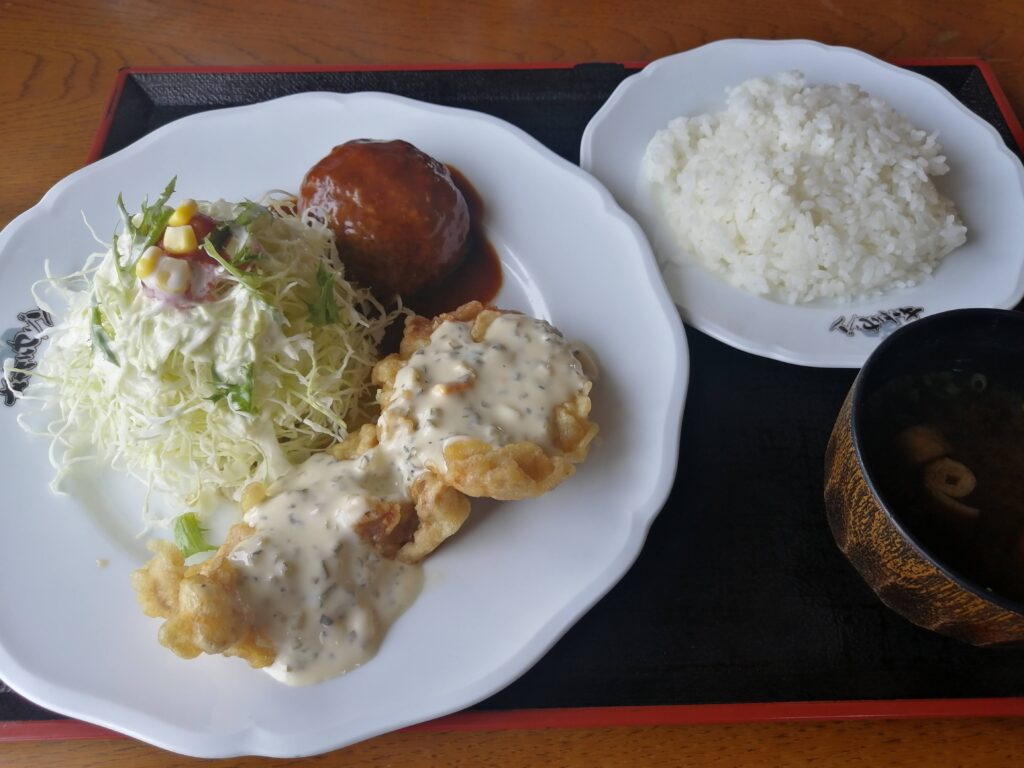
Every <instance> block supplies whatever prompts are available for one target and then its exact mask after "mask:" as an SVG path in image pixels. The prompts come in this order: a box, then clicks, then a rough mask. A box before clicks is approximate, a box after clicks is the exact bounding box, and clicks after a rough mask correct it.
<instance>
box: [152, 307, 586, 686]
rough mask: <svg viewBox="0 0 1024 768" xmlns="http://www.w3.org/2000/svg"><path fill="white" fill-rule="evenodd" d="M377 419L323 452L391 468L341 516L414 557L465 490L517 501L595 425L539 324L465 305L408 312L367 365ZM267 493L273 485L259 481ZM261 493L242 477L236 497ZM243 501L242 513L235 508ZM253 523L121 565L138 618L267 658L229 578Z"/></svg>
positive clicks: (564, 351) (210, 648)
mask: <svg viewBox="0 0 1024 768" xmlns="http://www.w3.org/2000/svg"><path fill="white" fill-rule="evenodd" d="M373 382H374V383H375V384H377V385H378V386H379V387H380V389H379V391H378V395H377V399H378V403H379V405H380V408H381V416H380V418H379V419H378V421H377V423H376V424H371V425H365V426H363V427H362V428H361V429H360V430H359V431H358V432H356V433H353V434H352V435H350V436H349V438H348V439H346V440H345V441H343V442H341V443H339V444H337V445H335V446H333V447H332V448H330V449H328V453H329V454H330V455H331V456H332V457H333V458H334V459H335V460H337V461H339V462H350V463H353V464H355V463H356V462H361V464H360V466H362V464H370V463H374V462H376V463H377V464H387V465H389V466H390V465H393V466H394V467H395V471H396V472H397V473H398V475H399V476H400V477H401V478H402V481H401V484H402V485H404V493H402V494H400V495H398V496H396V495H395V494H393V493H386V492H384V491H379V490H376V489H370V486H369V485H368V486H367V487H368V490H367V492H366V495H367V497H368V498H367V500H366V501H367V503H366V505H365V512H363V513H362V515H361V517H359V519H358V520H356V521H355V522H354V524H353V525H352V526H351V527H352V530H353V531H355V533H356V534H358V536H359V538H360V539H361V540H362V541H363V542H365V543H366V544H368V545H370V546H371V547H372V548H373V549H374V550H376V552H378V553H379V554H380V555H381V556H383V557H385V558H394V559H397V560H400V561H403V562H406V563H417V562H419V561H421V560H422V559H423V558H424V557H426V556H427V555H428V554H430V553H431V552H432V551H433V550H434V549H436V548H437V547H438V546H439V545H440V544H441V543H442V542H443V541H444V540H445V539H447V538H449V537H450V536H452V535H453V534H454V533H455V532H456V531H458V529H459V528H460V527H461V526H462V524H463V523H464V522H465V520H466V519H467V517H468V515H469V499H468V498H467V497H486V498H494V499H501V500H514V499H526V498H531V497H535V496H539V495H541V494H543V493H546V492H547V491H549V490H551V489H552V488H554V487H555V486H557V485H558V484H559V483H561V482H562V481H563V480H565V479H566V478H567V477H569V476H570V475H572V474H573V472H574V465H575V464H577V463H579V462H581V461H583V460H584V459H585V458H586V455H587V452H588V450H589V446H590V444H591V442H592V440H593V439H594V436H595V435H596V433H597V426H596V425H595V424H594V423H593V422H591V421H590V419H589V413H590V407H591V403H590V397H589V394H590V388H591V382H590V380H589V379H588V378H587V377H586V376H585V375H584V374H583V372H582V368H581V366H580V365H579V362H578V361H577V360H576V359H575V357H574V356H573V354H572V351H571V349H570V347H569V345H568V344H567V343H566V342H565V341H564V339H562V337H561V334H559V333H558V332H557V331H556V330H555V329H553V328H552V327H551V326H549V325H547V324H546V323H544V322H543V321H539V320H534V319H532V318H528V317H526V316H524V315H520V314H518V313H509V312H502V311H499V310H495V309H491V308H487V307H484V306H483V305H482V304H480V303H479V302H472V303H470V304H467V305H465V306H463V307H460V308H459V309H458V310H456V311H455V312H452V313H448V314H443V315H440V316H438V317H436V318H434V319H432V320H431V319H427V318H423V317H415V316H414V317H410V318H409V319H408V320H407V321H406V326H405V334H404V337H403V339H402V341H401V344H400V347H399V352H398V353H397V354H394V355H391V356H389V357H386V358H384V359H383V360H381V361H380V362H379V363H378V364H377V366H376V367H375V368H374V370H373ZM270 492H271V493H273V492H274V488H271V489H270ZM265 498H266V492H265V491H264V489H262V488H260V487H250V489H247V492H246V494H245V496H244V498H243V507H246V508H247V507H250V506H253V505H256V504H259V503H260V502H261V501H263V500H264V499H265ZM243 511H244V510H243ZM256 533H257V530H256V528H254V527H252V526H251V525H249V524H247V523H239V524H237V525H235V526H234V527H232V529H231V530H230V532H229V535H228V537H227V540H226V541H225V542H224V544H223V545H222V546H221V547H220V549H218V551H217V552H216V553H215V554H214V555H213V556H212V557H211V558H210V559H209V560H207V561H205V562H203V563H201V564H198V565H193V566H187V567H186V566H185V564H184V560H183V558H182V556H181V553H180V552H179V551H178V550H177V548H175V547H174V546H173V545H171V544H169V543H167V542H154V543H153V544H151V549H152V551H153V552H154V557H153V558H152V559H151V560H150V561H149V563H147V565H146V566H145V567H143V568H142V569H140V570H139V571H137V572H135V573H134V574H133V578H132V581H133V584H134V586H135V588H136V591H137V593H138V597H139V601H140V603H141V605H142V607H143V610H144V611H145V613H146V614H147V615H149V616H154V617H160V618H164V619H166V621H165V622H164V624H163V626H162V627H161V629H160V633H159V639H160V642H161V643H162V644H163V645H165V646H167V647H168V648H170V649H171V650H172V651H174V652H175V653H177V654H178V655H179V656H182V657H185V658H193V657H195V656H197V655H198V654H199V653H221V654H224V655H227V656H240V657H241V658H244V659H245V660H246V661H248V662H249V663H250V664H251V665H252V666H253V667H263V666H266V665H268V664H271V663H272V662H273V661H274V658H275V654H276V651H275V648H274V644H273V643H272V642H271V641H270V640H269V639H268V636H267V634H266V633H265V632H263V631H262V628H261V627H259V626H257V624H256V623H255V622H254V618H253V616H254V614H253V612H252V611H251V610H250V606H248V605H246V603H245V600H244V599H243V595H242V591H241V590H240V589H239V583H238V579H239V575H238V567H237V566H236V564H235V563H233V562H232V560H231V559H229V555H230V554H231V552H232V550H233V549H234V548H235V547H236V546H237V545H238V544H239V542H241V541H243V540H245V539H246V538H247V537H250V536H253V535H255V534H256Z"/></svg>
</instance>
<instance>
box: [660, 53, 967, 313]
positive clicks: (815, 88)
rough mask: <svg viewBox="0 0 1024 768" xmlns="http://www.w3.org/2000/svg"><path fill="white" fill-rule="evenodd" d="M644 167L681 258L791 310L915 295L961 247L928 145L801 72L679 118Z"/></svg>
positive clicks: (923, 137)
mask: <svg viewBox="0 0 1024 768" xmlns="http://www.w3.org/2000/svg"><path fill="white" fill-rule="evenodd" d="M643 168H644V174H645V176H646V178H647V180H648V181H649V182H650V183H651V184H652V185H653V188H654V191H655V195H656V199H657V200H658V202H659V206H660V207H661V209H662V212H663V214H664V216H665V217H666V219H667V221H668V223H669V224H670V226H671V228H672V230H673V231H674V233H675V235H676V237H677V238H678V240H679V243H680V245H681V246H682V252H683V253H682V254H680V255H679V260H682V259H684V258H686V257H690V258H692V259H693V260H695V261H697V262H698V263H700V264H703V265H704V266H706V267H708V268H709V269H711V270H713V271H714V272H717V273H719V274H720V275H722V276H723V277H724V278H725V279H726V280H728V281H729V282H730V283H731V284H732V285H735V286H737V287H738V288H742V289H744V290H747V291H750V292H751V293H755V294H758V295H767V296H770V297H773V298H776V299H779V300H782V301H786V302H789V303H797V302H806V301H812V300H814V299H819V298H830V299H854V298H862V297H866V296H870V295H873V294H877V293H880V292H881V291H883V290H888V289H891V288H899V287H906V286H910V285H913V284H915V283H917V282H918V281H920V280H922V279H924V278H926V277H928V276H929V275H930V274H931V273H932V271H933V270H934V269H935V267H936V266H937V265H938V264H939V262H940V261H941V260H942V259H943V257H945V256H946V254H948V253H949V252H950V251H952V250H953V249H954V248H957V247H958V246H960V245H962V244H963V243H964V242H965V240H966V232H967V229H966V227H964V226H963V225H962V224H961V223H960V220H959V218H958V217H957V213H956V210H955V208H954V206H953V203H952V202H951V201H950V200H948V199H947V198H945V197H943V196H942V195H940V194H939V192H938V191H937V190H936V188H935V185H934V183H933V182H932V179H931V177H933V176H941V175H942V174H944V173H946V172H947V171H948V170H949V167H948V166H947V165H946V158H945V157H944V156H943V155H942V147H941V146H940V145H939V143H938V141H937V140H936V134H934V133H933V134H929V133H927V132H926V131H922V130H919V129H917V128H915V127H914V126H913V125H911V124H910V123H909V122H908V121H907V120H906V119H905V118H903V117H902V116H901V115H900V114H899V113H898V112H896V111H895V110H894V109H893V108H892V107H890V106H889V105H888V104H886V103H885V102H884V101H882V100H881V99H878V98H875V97H872V96H871V95H870V94H868V93H866V92H865V91H863V90H861V89H860V88H858V87H857V86H856V85H839V86H834V85H807V83H806V79H805V77H804V75H803V74H802V73H800V72H787V73H783V74H780V75H776V76H774V77H769V78H762V79H754V80H748V81H747V82H745V83H743V84H742V85H740V86H738V87H736V88H733V89H731V90H729V91H728V94H727V100H726V109H725V111H723V112H719V113H717V114H709V115H699V116H697V117H680V118H677V119H675V120H673V121H672V122H671V123H669V124H668V127H667V128H665V129H663V130H661V131H658V133H657V134H656V135H655V137H654V138H653V139H652V140H651V142H650V144H649V145H648V147H647V152H646V154H645V156H644V161H643ZM663 255H664V254H663Z"/></svg>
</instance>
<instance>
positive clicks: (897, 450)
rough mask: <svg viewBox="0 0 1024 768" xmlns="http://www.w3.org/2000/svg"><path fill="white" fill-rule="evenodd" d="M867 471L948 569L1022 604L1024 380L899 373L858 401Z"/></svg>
mask: <svg viewBox="0 0 1024 768" xmlns="http://www.w3.org/2000/svg"><path fill="white" fill-rule="evenodd" d="M865 406H866V411H865V416H866V418H865V420H864V421H863V424H864V435H863V437H864V444H865V447H866V449H867V454H866V455H867V456H868V457H870V459H869V463H870V467H869V469H870V471H871V474H872V476H873V477H874V478H875V480H876V482H877V484H878V490H879V491H880V492H881V494H882V496H883V498H884V499H885V500H886V501H887V502H888V503H889V506H890V509H892V511H893V515H894V516H895V517H896V519H897V520H898V521H899V522H900V523H901V524H902V525H903V526H904V528H905V529H906V530H907V531H908V532H909V533H910V534H911V535H912V536H914V537H915V538H916V539H917V540H918V541H919V542H920V543H921V544H922V545H923V546H924V547H926V548H927V549H928V551H929V552H930V553H931V554H932V555H933V556H934V557H935V559H936V560H938V561H939V562H940V563H942V564H943V565H945V566H946V567H947V568H948V569H949V570H951V571H954V572H956V573H958V574H959V575H960V576H962V577H964V578H967V579H969V580H970V581H973V582H974V583H976V584H977V585H979V586H981V587H983V588H985V589H987V590H989V591H992V592H995V593H998V594H1001V595H1003V596H1005V597H1009V598H1013V599H1015V600H1022V601H1024V375H1019V374H1011V373H1007V372H998V373H997V372H984V371H973V370H957V371H944V372H936V373H932V374H926V375H923V376H916V375H915V376H904V377H900V378H898V379H894V380H892V381H890V382H888V383H887V384H886V385H884V386H883V387H881V388H880V389H879V391H878V392H876V393H875V394H874V395H872V396H871V397H870V398H869V399H868V400H867V401H866V403H865Z"/></svg>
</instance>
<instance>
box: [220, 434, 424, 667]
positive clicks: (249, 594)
mask: <svg viewBox="0 0 1024 768" xmlns="http://www.w3.org/2000/svg"><path fill="white" fill-rule="evenodd" d="M360 464H362V466H360ZM393 474H394V473H393V471H392V470H391V469H390V467H389V466H387V465H382V464H381V463H380V462H374V461H372V460H371V461H367V462H361V459H354V460H350V461H337V460H335V459H333V458H332V457H330V456H329V455H327V454H319V455H317V456H313V457H312V458H310V459H309V460H308V461H306V462H305V463H304V464H303V465H302V466H301V467H300V468H299V469H298V470H297V471H295V472H293V473H291V474H290V475H289V476H288V477H286V478H285V480H284V481H283V482H282V483H281V484H280V485H279V486H277V487H275V488H273V489H272V490H273V491H274V495H273V496H271V497H270V498H269V499H267V500H266V501H264V502H263V503H262V504H260V505H258V506H256V507H254V508H253V509H251V510H250V511H249V512H248V513H247V514H246V516H245V521H246V522H247V523H248V524H249V525H251V526H253V527H254V528H255V529H256V534H255V535H253V536H251V537H250V538H248V539H246V540H244V541H242V542H241V543H239V544H238V545H237V546H236V547H235V548H234V549H233V550H232V552H231V554H230V555H229V558H230V560H231V561H232V562H233V563H234V565H235V567H236V569H237V570H238V574H239V588H240V591H241V593H242V596H243V600H244V602H245V604H246V605H248V606H249V608H250V610H251V611H252V612H253V616H254V622H255V625H256V627H257V628H258V629H260V630H261V631H262V632H264V633H265V634H266V636H267V637H268V639H269V640H270V641H271V642H272V643H273V644H274V647H275V648H276V649H277V658H276V659H275V660H274V663H273V664H272V665H271V666H270V667H268V668H267V672H269V673H270V674H271V675H272V676H273V677H275V678H276V679H278V680H280V681H281V682H284V683H288V684H289V685H309V684H311V683H318V682H321V681H323V680H326V679H328V678H331V677H335V676H337V675H340V674H342V673H344V672H347V671H349V670H351V669H353V668H355V667H357V666H359V665H360V664H362V663H364V662H365V661H367V660H369V659H370V658H372V657H373V655H374V654H375V653H376V652H377V649H378V647H379V646H380V643H381V640H382V639H383V636H384V633H385V632H386V631H387V628H388V626H389V625H390V624H391V623H392V622H394V621H395V619H397V618H398V617H399V616H400V615H401V614H402V613H403V612H404V611H405V610H406V608H408V607H409V606H410V605H411V604H412V602H413V600H415V599H416V596H417V595H418V594H419V592H420V589H421V587H422V583H423V573H422V569H421V568H420V567H418V566H413V565H407V564H405V563H400V562H398V561H395V560H388V559H387V558H384V557H381V556H380V555H379V554H377V552H376V551H375V550H374V549H373V548H372V547H370V546H368V545H367V544H364V543H363V541H362V540H361V539H360V538H359V536H358V535H357V534H356V533H355V531H353V529H352V526H353V525H354V524H355V523H356V522H358V521H359V519H360V518H361V517H362V516H363V514H364V513H365V512H366V511H367V510H368V509H369V499H368V496H367V493H368V490H367V489H368V488H372V489H373V492H374V494H375V495H378V496H381V497H387V496H389V495H390V493H391V492H392V491H394V490H396V489H398V488H399V486H397V485H396V484H394V483H393V482H392V476H393ZM399 498H401V496H399Z"/></svg>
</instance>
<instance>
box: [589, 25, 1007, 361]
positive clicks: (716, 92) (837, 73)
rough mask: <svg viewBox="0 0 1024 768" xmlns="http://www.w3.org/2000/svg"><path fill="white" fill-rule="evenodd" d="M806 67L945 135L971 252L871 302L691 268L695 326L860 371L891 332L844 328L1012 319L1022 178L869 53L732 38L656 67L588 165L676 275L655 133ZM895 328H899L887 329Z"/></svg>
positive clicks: (619, 103) (618, 93)
mask: <svg viewBox="0 0 1024 768" xmlns="http://www.w3.org/2000/svg"><path fill="white" fill-rule="evenodd" d="M793 69H799V70H802V71H803V72H805V73H806V74H807V78H808V81H809V82H810V83H812V84H816V83H856V84H857V85H859V86H861V87H862V88H864V89H866V90H867V91H869V92H871V93H872V94H874V95H876V96H880V97H882V98H883V99H885V100H886V101H888V102H889V103H890V104H892V105H893V106H895V107H896V109H898V110H899V111H900V112H902V113H903V114H904V115H905V116H907V117H908V118H909V119H910V120H911V122H913V123H914V124H915V125H917V126H918V127H921V128H924V129H925V130H928V131H938V132H939V141H940V142H941V143H942V145H943V148H944V150H945V154H946V156H947V158H948V160H949V165H950V167H951V171H950V173H949V174H947V175H946V176H944V177H942V178H941V179H939V181H938V186H939V188H940V189H941V190H942V191H943V192H944V193H945V194H946V195H948V196H949V197H951V198H952V199H953V201H954V203H955V204H956V206H957V209H958V210H959V212H960V215H961V218H962V219H963V221H964V223H965V224H966V225H967V228H968V234H967V237H968V240H967V243H966V244H965V245H964V246H962V247H961V248H959V249H957V250H956V251H954V252H953V253H952V254H950V256H949V257H948V258H947V259H946V260H945V261H944V262H943V264H942V265H941V266H940V268H939V269H938V270H936V272H935V274H934V275H933V276H932V277H931V278H930V279H928V280H925V281H923V282H921V283H920V284H918V285H917V286H915V287H913V288H907V289H903V290H894V291H890V292H889V293H886V294H885V295H883V296H880V297H878V298H874V299H870V300H867V301H859V302H851V303H841V302H823V301H822V302H815V303H812V304H808V305H801V306H790V305H787V304H784V303H781V302H777V301H773V300H771V299H766V298H759V297H756V296H753V295H751V294H748V293H745V292H743V291H740V290H739V289H737V288H733V287H732V286H730V285H728V284H727V283H726V282H725V281H724V280H722V279H720V278H719V277H718V276H716V275H714V274H713V273H711V272H710V271H709V270H707V269H705V268H703V267H701V266H699V265H697V264H693V263H689V264H685V265H682V266H680V265H676V264H670V265H667V266H665V267H664V269H663V276H664V278H665V282H666V284H667V285H668V288H669V292H670V293H671V294H672V296H673V298H674V299H675V302H676V304H677V305H678V306H679V308H680V310H681V311H682V314H683V319H684V320H686V322H687V323H689V324H690V325H692V326H694V327H695V328H698V329H700V330H702V331H704V332H705V333H708V334H710V335H711V336H713V337H715V338H716V339H719V340H720V341H723V342H725V343H726V344H730V345H732V346H734V347H736V348H738V349H742V350H744V351H746V352H752V353H754V354H757V355H762V356H764V357H771V358H774V359H776V360H783V361H785V362H789V363H798V364H800V365H810V366H820V367H859V366H861V365H862V364H863V363H864V360H865V359H866V358H867V356H868V355H869V354H870V353H871V351H872V350H873V349H874V348H875V346H876V345H877V344H878V341H879V339H880V338H881V336H880V335H879V334H871V333H863V332H854V334H853V335H851V336H848V335H846V334H845V333H843V332H841V331H839V330H830V329H831V328H832V325H833V323H834V321H835V320H836V319H837V318H839V317H844V318H846V319H847V320H850V319H852V317H853V316H858V317H871V316H873V315H876V314H877V313H878V312H879V311H880V310H890V309H900V308H903V307H921V308H922V309H923V312H922V314H933V313H935V312H942V311H944V310H947V309H957V308H961V307H1003V308H1011V307H1014V306H1016V305H1017V303H1018V302H1020V300H1021V298H1022V297H1024V245H1022V243H1024V168H1022V167H1021V163H1020V160H1018V159H1017V157H1016V156H1015V155H1014V154H1013V153H1012V152H1010V150H1009V149H1007V147H1006V144H1005V143H1004V142H1003V140H1002V138H1000V136H999V134H997V133H996V131H995V130H994V129H993V128H992V126H991V125H989V124H988V123H986V122H985V121H984V120H982V119H981V118H979V117H978V116H977V115H975V114H974V113H973V112H971V111H970V110H969V109H967V107H965V106H964V105H963V104H961V103H960V102H959V101H957V100H956V99H955V98H954V97H953V96H952V95H951V94H950V93H949V92H948V91H946V90H945V89H944V88H942V87H941V86H939V85H937V84H936V83H934V82H933V81H931V80H929V79H927V78H926V77H923V76H921V75H918V74H915V73H913V72H908V71H907V70H904V69H900V68H898V67H894V66H892V65H891V64H886V63H885V62H883V61H879V60H878V59H875V58H873V57H871V56H868V55H867V54H865V53H862V52H860V51H855V50H853V49H850V48H834V47H830V46H826V45H822V44H820V43H815V42H810V41H807V40H780V41H768V40H722V41H719V42H715V43H710V44H709V45H705V46H702V47H700V48H695V49H694V50H692V51H686V52H684V53H678V54H675V55H673V56H668V57H666V58H663V59H659V60H657V61H655V62H653V63H651V64H649V65H648V66H647V67H646V68H644V70H643V71H641V72H639V73H637V74H636V75H633V76H632V77H629V78H627V79H626V80H624V81H623V82H622V83H621V84H620V85H619V87H618V88H617V89H616V90H615V92H614V93H613V94H612V95H611V97H610V98H609V99H608V101H607V102H606V103H605V104H604V106H603V107H601V109H600V110H599V111H598V112H597V114H596V115H594V117H593V118H592V119H591V121H590V123H589V124H588V125H587V128H586V131H585V132H584V134H583V142H582V146H581V149H580V164H581V165H582V166H583V168H584V169H586V170H588V171H590V172H591V173H593V174H594V175H595V176H596V177H597V178H598V179H599V180H601V181H602V182H604V184H605V186H607V187H608V189H610V190H611V192H612V194H613V195H614V196H615V199H616V200H618V201H619V204H620V205H621V206H622V207H623V208H625V209H626V211H627V212H628V213H630V214H632V215H633V217H634V218H635V219H636V220H637V221H638V222H639V223H640V225H641V226H642V227H643V228H644V230H645V231H646V232H647V235H648V237H649V238H650V240H651V245H652V246H653V248H654V251H655V254H656V255H658V257H659V258H658V260H659V262H660V263H662V264H664V263H665V262H666V261H667V259H668V255H669V254H674V253H676V252H677V251H678V248H679V246H678V245H677V244H676V242H675V240H674V238H673V237H672V235H671V233H670V232H669V231H668V229H667V227H666V226H665V225H664V224H663V222H662V220H661V217H660V216H659V215H658V212H657V210H656V209H655V207H654V205H653V202H652V200H651V196H650V194H649V192H648V189H647V186H646V184H645V183H643V181H642V178H641V172H640V161H641V159H642V158H643V154H644V150H645V149H646V147H647V143H648V142H649V141H650V139H651V138H652V137H653V136H654V134H655V132H656V131H657V130H658V129H660V128H663V127H665V126H666V125H667V124H668V122H669V120H671V119H672V118H674V117H678V116H679V115H698V114H702V113H706V112H713V111H718V110H720V109H722V108H724V106H725V89H726V88H727V87H729V86H735V85H739V84H740V83H742V82H743V81H744V80H747V79H749V78H751V77H761V76H765V75H771V74H775V73H778V72H783V71H786V70H793ZM894 327H895V326H894V325H892V324H887V325H886V326H883V330H884V329H892V328H894Z"/></svg>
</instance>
